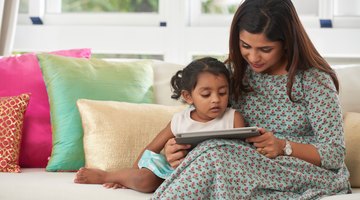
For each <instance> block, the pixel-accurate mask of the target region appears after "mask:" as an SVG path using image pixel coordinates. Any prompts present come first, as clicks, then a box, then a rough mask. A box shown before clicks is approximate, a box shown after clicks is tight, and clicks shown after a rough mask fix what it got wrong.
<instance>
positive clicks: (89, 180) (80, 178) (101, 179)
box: [74, 167, 107, 184]
mask: <svg viewBox="0 0 360 200" xmlns="http://www.w3.org/2000/svg"><path fill="white" fill-rule="evenodd" d="M106 177H107V172H106V171H103V170H100V169H89V168H84V167H82V168H80V169H79V171H78V172H77V173H76V176H75V179H74V182H75V183H85V184H104V183H106V182H107V181H106Z"/></svg>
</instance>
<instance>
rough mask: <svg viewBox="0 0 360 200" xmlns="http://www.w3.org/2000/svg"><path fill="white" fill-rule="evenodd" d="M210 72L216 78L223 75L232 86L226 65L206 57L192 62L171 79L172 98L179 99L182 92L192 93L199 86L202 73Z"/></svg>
mask: <svg viewBox="0 0 360 200" xmlns="http://www.w3.org/2000/svg"><path fill="white" fill-rule="evenodd" d="M203 72H209V73H211V74H214V75H216V76H218V75H221V74H223V75H224V76H225V78H226V80H227V81H228V83H229V84H230V72H229V71H228V69H227V68H226V66H225V64H224V63H222V62H220V61H219V60H217V59H216V58H212V57H205V58H201V59H197V60H194V61H192V62H191V63H190V64H189V65H187V66H186V67H185V68H184V69H183V70H179V71H177V72H176V74H175V75H174V76H173V77H172V78H171V86H172V88H173V94H172V95H171V98H173V99H179V98H180V97H181V91H183V90H185V91H188V92H191V91H192V90H193V89H194V88H195V87H196V84H197V78H198V75H199V74H200V73H203Z"/></svg>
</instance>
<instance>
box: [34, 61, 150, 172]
mask: <svg viewBox="0 0 360 200" xmlns="http://www.w3.org/2000/svg"><path fill="white" fill-rule="evenodd" d="M38 59H39V63H40V66H41V70H42V73H43V76H44V80H45V84H46V88H47V91H48V95H49V102H50V114H51V126H52V131H53V139H52V140H53V147H52V153H51V157H50V160H49V163H48V165H47V167H46V170H47V171H74V170H78V169H79V168H80V167H82V166H84V162H85V161H84V149H83V129H82V126H81V120H80V114H79V111H78V109H77V106H76V101H77V100H78V99H93V100H114V101H125V102H132V103H153V102H154V97H153V71H152V67H151V61H148V60H144V61H129V62H107V61H104V60H100V59H90V60H88V59H82V58H69V57H62V56H55V55H50V54H39V55H38ZM118 120H119V121H121V119H118Z"/></svg>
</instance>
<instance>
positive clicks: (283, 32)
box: [154, 0, 351, 199]
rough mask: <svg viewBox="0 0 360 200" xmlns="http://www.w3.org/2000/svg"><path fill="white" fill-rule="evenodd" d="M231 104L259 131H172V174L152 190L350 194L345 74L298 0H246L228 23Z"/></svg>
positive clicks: (258, 195) (248, 195)
mask: <svg viewBox="0 0 360 200" xmlns="http://www.w3.org/2000/svg"><path fill="white" fill-rule="evenodd" d="M229 49H230V52H229V59H228V64H229V66H231V71H232V72H233V75H232V89H233V94H234V101H233V107H234V108H237V109H238V110H239V112H240V113H242V114H243V115H244V119H245V122H246V125H247V126H258V127H260V131H261V133H262V134H261V135H260V136H257V137H252V138H248V139H247V140H246V141H236V140H233V141H230V140H208V141H206V142H204V143H202V144H200V145H199V146H197V147H196V148H195V149H194V150H192V151H191V152H190V153H189V154H188V155H187V156H186V157H185V155H186V154H187V153H188V147H187V146H184V145H177V144H176V143H175V142H174V140H169V141H168V142H167V144H166V146H165V154H166V157H167V160H168V161H169V163H170V165H171V166H172V167H173V168H176V170H175V171H174V173H173V174H172V175H171V176H170V177H169V178H168V179H167V180H165V182H164V183H163V184H162V185H161V186H160V187H159V188H158V190H157V191H156V192H155V194H154V198H155V199H157V198H166V197H182V196H183V197H186V198H190V199H198V198H205V199H207V198H217V199H218V198H220V199H265V198H266V199H287V198H289V199H315V198H320V197H322V196H327V195H333V194H344V193H350V192H351V190H350V185H349V182H348V178H349V172H348V170H347V168H346V166H345V164H344V157H345V144H344V137H343V122H342V114H341V109H340V106H339V99H338V88H339V84H338V80H337V77H336V74H335V72H334V71H333V70H332V69H331V67H330V66H329V64H328V63H327V62H326V61H325V60H324V59H323V58H322V57H321V56H320V54H319V53H318V52H317V50H316V49H315V47H314V45H313V44H312V42H311V41H310V39H309V37H308V36H307V34H306V32H305V30H304V28H303V26H302V24H301V22H300V20H299V18H298V16H297V13H296V11H295V8H294V6H293V4H292V2H291V0H245V1H244V2H243V3H242V4H241V5H240V7H239V8H238V10H237V11H236V13H235V15H234V18H233V21H232V25H231V32H230V46H229Z"/></svg>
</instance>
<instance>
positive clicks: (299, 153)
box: [246, 128, 321, 166]
mask: <svg viewBox="0 0 360 200" xmlns="http://www.w3.org/2000/svg"><path fill="white" fill-rule="evenodd" d="M259 131H260V133H261V135H260V136H256V137H251V138H248V139H247V140H246V141H247V142H250V143H253V145H254V146H255V147H256V148H257V151H258V152H259V153H261V154H263V155H264V156H266V157H268V158H276V157H277V156H280V155H284V151H283V149H284V147H285V140H282V139H278V138H276V137H275V136H274V134H273V133H272V132H266V131H265V129H263V128H260V129H259ZM289 142H290V145H291V148H292V154H291V155H290V156H293V157H296V158H299V159H302V160H305V161H307V162H309V163H312V164H314V165H316V166H320V164H321V159H320V155H319V153H318V151H317V149H316V148H315V146H313V145H311V144H301V143H295V142H291V141H289Z"/></svg>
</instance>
